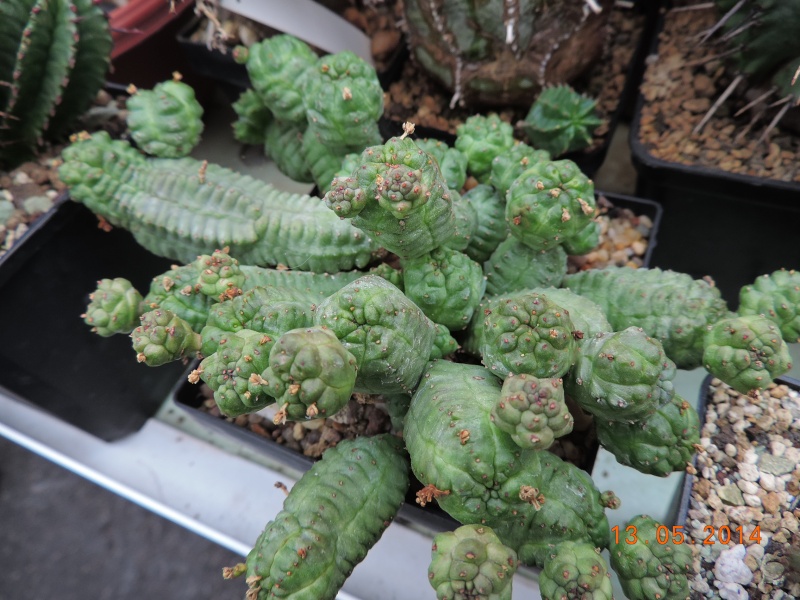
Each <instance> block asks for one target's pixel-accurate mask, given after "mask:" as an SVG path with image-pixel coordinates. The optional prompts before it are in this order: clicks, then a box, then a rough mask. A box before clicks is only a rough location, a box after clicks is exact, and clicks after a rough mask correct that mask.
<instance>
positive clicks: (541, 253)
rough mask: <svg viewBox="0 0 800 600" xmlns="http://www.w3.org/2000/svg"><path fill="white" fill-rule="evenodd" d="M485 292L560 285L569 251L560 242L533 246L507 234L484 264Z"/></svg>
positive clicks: (565, 269) (502, 291) (496, 292)
mask: <svg viewBox="0 0 800 600" xmlns="http://www.w3.org/2000/svg"><path fill="white" fill-rule="evenodd" d="M483 270H484V271H485V272H486V293H487V294H489V295H493V296H497V295H500V294H507V293H511V292H515V291H519V290H529V289H531V288H536V287H547V286H556V287H557V286H560V285H561V282H562V280H563V279H564V275H566V274H567V253H566V252H564V249H563V248H562V247H561V246H555V247H553V248H551V249H550V250H538V251H537V250H532V249H531V248H529V247H528V246H526V245H525V244H523V243H522V242H520V241H519V240H518V239H517V238H515V237H514V236H508V237H507V238H506V239H505V241H503V242H502V243H501V244H500V245H499V246H498V247H497V248H496V249H495V251H494V252H493V253H492V255H491V256H490V257H489V260H487V261H486V263H484V265H483Z"/></svg>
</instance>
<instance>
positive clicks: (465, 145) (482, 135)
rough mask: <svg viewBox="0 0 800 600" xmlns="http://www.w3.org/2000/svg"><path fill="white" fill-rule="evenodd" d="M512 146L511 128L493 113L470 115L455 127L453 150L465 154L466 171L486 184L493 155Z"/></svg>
mask: <svg viewBox="0 0 800 600" xmlns="http://www.w3.org/2000/svg"><path fill="white" fill-rule="evenodd" d="M513 145H514V129H513V128H512V127H511V125H509V124H508V123H506V122H505V121H503V120H502V119H501V118H500V117H499V116H498V115H497V114H495V113H491V114H489V115H485V116H484V115H473V116H471V117H468V118H467V120H466V121H464V123H463V124H462V125H459V127H458V129H457V130H456V143H455V146H456V149H457V150H459V151H461V152H463V153H464V155H465V156H466V157H467V167H468V170H469V172H470V173H471V174H472V175H474V176H475V179H477V180H478V181H479V182H481V183H488V181H489V178H490V177H491V174H492V161H493V160H494V158H495V156H497V155H498V154H501V153H503V152H505V151H506V150H508V149H510V148H511V147H512V146H513Z"/></svg>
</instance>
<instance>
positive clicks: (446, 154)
mask: <svg viewBox="0 0 800 600" xmlns="http://www.w3.org/2000/svg"><path fill="white" fill-rule="evenodd" d="M417 146H419V148H420V149H421V150H424V151H425V152H427V153H428V154H430V155H431V156H432V157H433V158H435V159H436V162H437V163H438V164H439V170H440V171H441V172H442V176H443V177H444V179H445V181H446V182H447V187H449V188H450V189H451V190H455V191H457V192H458V191H461V188H463V187H464V183H465V182H466V180H467V157H466V156H465V155H464V153H463V152H461V151H460V150H458V149H456V148H451V147H450V146H448V145H447V143H445V142H442V141H441V140H435V139H433V138H422V139H419V140H417Z"/></svg>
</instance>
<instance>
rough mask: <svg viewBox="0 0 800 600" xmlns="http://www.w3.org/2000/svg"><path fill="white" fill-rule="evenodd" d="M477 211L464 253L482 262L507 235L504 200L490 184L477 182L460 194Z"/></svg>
mask: <svg viewBox="0 0 800 600" xmlns="http://www.w3.org/2000/svg"><path fill="white" fill-rule="evenodd" d="M461 201H462V202H469V204H470V205H471V206H472V208H474V209H475V212H476V213H477V223H476V226H475V229H474V230H473V232H472V236H471V237H470V238H469V243H468V244H467V247H466V248H464V254H466V255H467V256H469V257H470V258H471V259H472V260H474V261H475V262H478V263H481V264H482V263H484V262H485V261H486V260H488V258H489V257H490V256H491V255H492V252H494V251H495V249H496V248H497V246H499V245H500V242H502V241H503V240H505V239H506V238H507V237H508V225H506V201H505V199H504V198H502V197H501V196H500V195H499V194H498V193H497V191H496V190H495V189H494V188H493V187H492V186H490V185H485V184H479V185H476V186H475V187H474V188H472V189H471V190H469V191H468V192H467V193H465V194H463V195H462V196H461Z"/></svg>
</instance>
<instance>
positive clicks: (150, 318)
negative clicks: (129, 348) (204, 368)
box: [131, 309, 200, 367]
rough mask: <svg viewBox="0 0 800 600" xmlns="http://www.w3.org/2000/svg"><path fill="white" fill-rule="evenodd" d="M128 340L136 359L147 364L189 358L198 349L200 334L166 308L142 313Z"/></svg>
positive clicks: (157, 364)
mask: <svg viewBox="0 0 800 600" xmlns="http://www.w3.org/2000/svg"><path fill="white" fill-rule="evenodd" d="M131 340H133V349H134V351H135V352H136V360H138V361H139V362H143V363H145V364H146V365H147V366H149V367H159V366H161V365H165V364H167V363H168V362H172V361H174V360H181V359H183V358H187V357H191V356H193V355H196V354H197V352H198V351H199V350H200V335H199V334H197V333H195V332H194V331H192V328H191V327H190V326H189V324H188V323H187V322H186V321H184V320H183V319H181V318H180V317H178V316H177V315H176V314H175V313H173V312H172V311H169V310H162V309H156V310H151V311H148V312H146V313H144V314H143V315H142V316H141V325H139V326H138V327H136V329H134V330H133V331H132V332H131Z"/></svg>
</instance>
